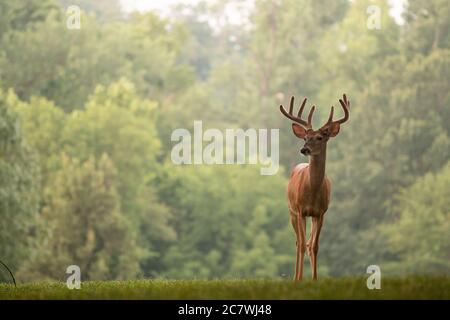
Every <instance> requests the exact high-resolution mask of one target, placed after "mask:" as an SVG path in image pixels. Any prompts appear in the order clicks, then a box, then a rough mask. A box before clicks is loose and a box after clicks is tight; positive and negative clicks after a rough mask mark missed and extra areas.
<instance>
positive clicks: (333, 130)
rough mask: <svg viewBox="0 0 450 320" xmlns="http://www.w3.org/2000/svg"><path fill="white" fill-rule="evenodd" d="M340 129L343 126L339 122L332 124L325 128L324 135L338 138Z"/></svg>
mask: <svg viewBox="0 0 450 320" xmlns="http://www.w3.org/2000/svg"><path fill="white" fill-rule="evenodd" d="M340 129H341V125H340V124H339V122H332V123H331V124H329V125H327V126H326V127H325V128H323V133H324V134H325V135H327V136H329V137H330V138H331V137H336V136H337V134H338V133H339V130H340Z"/></svg>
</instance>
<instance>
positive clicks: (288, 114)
mask: <svg viewBox="0 0 450 320" xmlns="http://www.w3.org/2000/svg"><path fill="white" fill-rule="evenodd" d="M306 100H307V98H305V99H303V102H302V105H301V107H300V110H299V111H298V115H297V117H296V116H294V115H293V111H294V96H292V97H291V102H290V104H289V112H287V111H286V110H285V109H284V107H283V105H280V111H281V113H282V114H284V116H285V117H287V118H289V119H291V120H292V121H294V122H297V123H299V124H301V125H302V126H305V127H306V128H307V129H310V128H311V118H312V113H313V112H314V107H312V108H311V111H310V112H309V116H308V122H306V121H305V120H303V119H302V113H303V110H304V109H305V105H306Z"/></svg>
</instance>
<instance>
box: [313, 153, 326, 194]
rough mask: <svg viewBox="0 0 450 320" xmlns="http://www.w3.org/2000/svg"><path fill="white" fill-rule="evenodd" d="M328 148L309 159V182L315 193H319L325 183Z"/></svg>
mask: <svg viewBox="0 0 450 320" xmlns="http://www.w3.org/2000/svg"><path fill="white" fill-rule="evenodd" d="M326 157H327V155H326V149H325V150H324V151H323V152H321V153H320V154H318V155H314V156H310V159H309V180H310V181H309V182H310V186H311V191H312V193H313V194H315V193H317V192H318V191H319V190H320V188H321V187H322V185H323V179H324V178H325V161H326Z"/></svg>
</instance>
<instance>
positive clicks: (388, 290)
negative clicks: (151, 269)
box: [0, 277, 450, 300]
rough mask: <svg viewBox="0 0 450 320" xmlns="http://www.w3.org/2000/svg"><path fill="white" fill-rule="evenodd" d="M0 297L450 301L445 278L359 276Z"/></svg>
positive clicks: (115, 284) (102, 287) (17, 291)
mask: <svg viewBox="0 0 450 320" xmlns="http://www.w3.org/2000/svg"><path fill="white" fill-rule="evenodd" d="M2 299H450V278H449V277H408V278H390V279H382V283H381V289H380V290H369V289H367V287H366V279H365V278H330V279H321V280H319V281H318V282H312V281H311V280H306V281H304V282H302V283H294V282H292V281H288V280H209V281H208V280H135V281H89V282H83V283H82V285H81V289H80V290H69V289H68V288H67V287H66V285H65V283H59V282H46V283H31V284H22V285H18V286H17V288H15V287H13V286H10V285H0V300H2Z"/></svg>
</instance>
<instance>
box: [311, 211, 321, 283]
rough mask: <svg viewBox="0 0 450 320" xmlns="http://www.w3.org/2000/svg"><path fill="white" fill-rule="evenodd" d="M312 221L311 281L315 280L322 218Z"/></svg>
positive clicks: (314, 218)
mask: <svg viewBox="0 0 450 320" xmlns="http://www.w3.org/2000/svg"><path fill="white" fill-rule="evenodd" d="M312 219H313V223H315V225H316V227H315V228H314V233H313V241H312V250H311V251H312V258H311V268H312V278H313V280H317V253H318V252H319V237H320V231H321V230H322V225H323V216H321V217H320V218H316V217H313V218H312Z"/></svg>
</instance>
